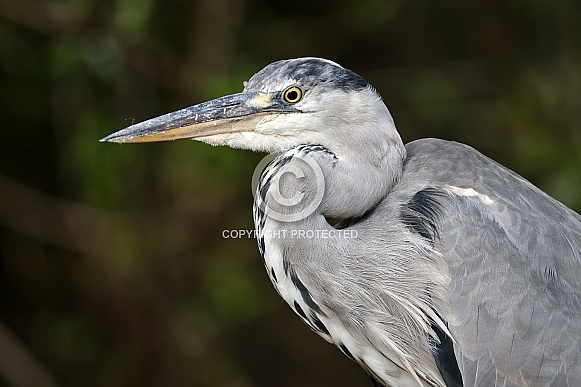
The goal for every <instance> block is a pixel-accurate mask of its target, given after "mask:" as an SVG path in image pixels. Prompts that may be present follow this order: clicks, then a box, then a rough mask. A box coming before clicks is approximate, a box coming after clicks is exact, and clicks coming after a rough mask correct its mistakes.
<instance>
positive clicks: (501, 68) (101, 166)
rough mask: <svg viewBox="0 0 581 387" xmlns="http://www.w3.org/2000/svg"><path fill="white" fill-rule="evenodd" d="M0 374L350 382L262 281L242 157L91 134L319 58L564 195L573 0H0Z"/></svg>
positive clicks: (6, 381)
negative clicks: (278, 64) (232, 233)
mask: <svg viewBox="0 0 581 387" xmlns="http://www.w3.org/2000/svg"><path fill="white" fill-rule="evenodd" d="M0 53H1V54H0V113H1V118H2V129H1V139H0V385H7V386H54V385H62V386H236V387H238V386H240V387H247V386H248V387H250V386H289V387H290V386H351V385H365V383H366V382H367V381H366V380H365V378H366V376H365V374H364V372H363V371H361V370H360V369H359V368H358V367H357V366H356V365H355V364H353V363H351V362H350V361H349V360H348V359H347V358H345V357H344V356H343V355H341V354H340V352H339V351H338V350H336V349H335V348H333V347H332V346H330V345H328V344H326V343H325V342H324V341H323V340H321V339H319V338H318V337H317V336H316V335H315V334H314V333H312V332H310V331H309V330H308V328H307V327H306V326H303V324H302V323H301V322H300V321H299V319H298V318H296V317H295V316H294V315H293V314H292V312H291V311H290V309H289V308H288V307H287V306H286V305H284V304H283V302H282V301H281V300H280V299H279V298H278V296H277V295H276V292H275V291H274V290H273V289H272V288H271V285H270V283H269V282H268V279H267V277H266V275H264V273H263V267H262V263H261V260H260V258H259V255H258V251H257V248H256V243H255V241H254V240H252V239H225V238H223V236H222V232H223V230H230V229H246V230H249V229H252V228H253V225H252V217H251V205H252V193H251V190H250V180H251V176H252V172H253V169H254V166H255V165H256V164H257V163H258V161H259V160H260V159H261V158H262V157H263V155H261V154H253V153H251V152H245V151H239V150H231V149H220V148H212V147H210V146H207V145H204V144H200V143H196V142H191V141H178V142H173V143H162V144H144V145H122V146H121V145H112V144H103V143H99V142H98V139H99V138H101V137H103V136H105V135H107V134H109V133H111V132H113V131H115V130H117V129H120V128H122V127H125V126H127V125H129V124H131V123H132V122H134V120H137V121H141V120H143V119H146V118H150V117H153V116H156V115H160V114H162V113H166V112H169V111H173V110H176V109H178V108H181V107H184V106H188V105H191V104H193V103H197V102H201V101H203V100H207V99H211V98H215V97H218V96H221V95H224V94H228V93H233V92H237V91H240V90H241V88H242V82H243V81H244V80H246V79H248V78H249V77H250V76H251V75H252V74H253V73H254V72H256V71H258V70H259V69H260V68H262V67H263V66H264V65H266V64H267V63H269V62H271V61H274V60H277V59H282V58H289V57H297V56H321V57H327V58H330V59H332V60H335V61H337V62H339V63H341V64H342V65H344V66H345V67H348V68H351V69H353V70H355V71H356V72H358V73H360V74H361V75H363V76H364V77H365V78H366V79H368V80H369V81H370V82H371V83H372V84H373V85H374V86H375V87H376V88H377V89H378V90H379V91H380V93H381V94H382V95H383V97H384V99H385V101H386V103H387V104H388V106H389V107H390V109H391V111H392V114H393V116H394V118H395V120H396V123H397V125H398V128H399V130H400V132H401V134H402V137H403V138H404V141H406V142H407V141H410V140H413V139H416V138H421V137H440V138H445V139H450V140H456V141H460V142H465V143H468V144H470V145H472V146H474V147H476V148H477V149H479V150H481V151H482V152H484V153H485V154H487V155H489V156H491V157H493V158H494V159H496V160H498V161H499V162H501V163H503V164H505V165H507V166H508V167H510V168H511V169H514V170H515V171H517V172H519V173H520V174H522V175H524V176H525V177H527V178H528V179H530V180H531V181H533V182H534V183H535V184H537V185H538V186H540V187H541V188H543V189H544V190H546V191H547V192H548V193H550V194H551V195H553V196H555V197H557V198H559V199H560V200H561V201H563V202H564V203H566V204H567V205H569V206H571V207H572V208H575V209H577V210H578V211H579V210H581V124H580V122H581V3H579V2H578V1H575V0H561V1H558V2H554V1H548V0H544V1H542V0H513V1H490V0H489V1H484V0H476V1H464V2H460V1H427V0H424V1H420V0H414V1H401V0H390V1H387V0H341V1H330V0H324V1H318V2H314V1H305V0H296V1H294V2H281V1H270V0H242V1H239V0H197V1H187V0H166V1H161V0H105V1H91V0H44V1H43V0H19V1H10V0H1V1H0Z"/></svg>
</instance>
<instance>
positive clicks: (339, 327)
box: [101, 58, 581, 386]
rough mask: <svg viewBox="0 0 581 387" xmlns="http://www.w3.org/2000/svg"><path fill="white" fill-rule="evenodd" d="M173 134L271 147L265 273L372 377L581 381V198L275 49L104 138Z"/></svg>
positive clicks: (397, 382)
mask: <svg viewBox="0 0 581 387" xmlns="http://www.w3.org/2000/svg"><path fill="white" fill-rule="evenodd" d="M180 138H192V139H195V140H199V141H203V142H206V143H209V144H212V145H227V146H230V147H234V148H243V149H250V150H254V151H265V152H273V153H276V154H277V156H276V158H275V159H274V160H273V161H272V162H271V163H270V164H269V165H268V166H267V167H266V169H265V170H264V172H263V173H262V175H261V178H260V183H259V185H258V187H257V192H256V196H255V203H254V221H255V226H256V230H257V239H258V245H259V250H260V253H261V254H262V258H263V261H264V265H265V267H266V270H267V273H268V275H269V277H270V279H271V281H272V283H273V285H274V287H275V288H276V289H277V291H278V293H279V294H280V296H281V297H282V298H283V299H284V300H285V301H286V302H287V303H288V304H289V305H290V307H291V308H292V309H293V310H294V311H295V312H296V314H297V315H298V316H299V317H300V318H301V319H302V320H303V321H304V322H305V323H306V324H307V325H309V326H310V327H311V328H312V329H313V330H314V331H315V332H316V333H318V334H319V335H320V336H322V337H323V338H324V339H325V340H327V341H328V342H330V343H333V344H335V345H336V346H337V347H339V349H340V350H341V351H342V352H344V353H345V355H347V356H348V357H349V358H351V359H352V360H354V361H356V362H358V363H359V364H360V365H361V366H362V367H363V368H364V369H365V370H366V371H367V372H368V373H369V375H370V376H371V379H372V381H373V383H374V385H391V386H411V385H421V386H444V385H448V386H458V385H464V386H524V385H527V386H545V385H555V386H579V385H581V351H580V342H581V216H579V215H578V214H577V213H575V212H574V211H572V210H571V209H569V208H568V207H566V206H565V205H563V204H561V203H560V202H558V201H557V200H555V199H553V198H551V197H550V196H548V195H547V194H545V193H544V192H542V191H541V190H539V189H538V188H536V187H535V186H534V185H533V184H531V183H530V182H528V181H527V180H525V179H524V178H522V177H521V176H519V175H518V174H516V173H514V172H512V171H511V170H509V169H507V168H505V167H504V166H502V165H500V164H498V163H496V162H494V161H493V160H491V159H489V158H487V157H486V156H484V155H482V154H481V153H479V152H478V151H476V150H474V149H473V148H471V147H469V146H467V145H463V144H460V143H455V142H450V141H444V140H438V139H422V140H416V141H413V142H411V143H408V144H406V145H404V144H403V142H402V140H401V139H400V136H399V134H398V132H397V130H396V128H395V125H394V121H393V119H392V117H391V115H390V112H389V110H388V109H387V107H386V105H385V104H384V103H383V101H382V98H381V97H380V95H379V93H378V92H377V91H376V90H375V89H374V88H373V87H372V86H371V85H370V84H369V83H368V82H367V81H365V80H364V79H363V78H362V77H361V76H359V75H357V74H356V73H354V72H352V71H350V70H348V69H345V68H343V67H342V66H340V65H338V64H336V63H334V62H332V61H329V60H325V59H319V58H299V59H290V60H282V61H278V62H274V63H272V64H270V65H268V66H266V67H265V68H264V69H262V70H260V71H259V72H258V73H256V74H255V75H254V76H252V77H251V78H250V80H249V81H248V82H245V84H244V90H243V91H242V92H241V93H238V94H233V95H230V96H225V97H222V98H218V99H215V100H212V101H209V102H204V103H201V104H198V105H194V106H192V107H189V108H185V109H182V110H179V111H176V112H174V113H169V114H166V115H163V116H160V117H157V118H153V119H150V120H148V121H144V122H141V123H138V124H135V125H132V126H129V127H127V128H125V129H122V130H120V131H118V132H116V133H113V134H111V135H109V136H107V137H105V138H103V139H102V140H101V141H109V142H119V143H124V142H150V141H166V140H174V139H180ZM328 218H335V219H340V220H341V221H340V222H339V223H338V224H336V225H334V226H332V225H331V224H330V223H329V222H328V221H327V219H328Z"/></svg>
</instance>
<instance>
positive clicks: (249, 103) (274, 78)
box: [101, 58, 401, 153]
mask: <svg viewBox="0 0 581 387" xmlns="http://www.w3.org/2000/svg"><path fill="white" fill-rule="evenodd" d="M181 138H191V139H194V140H199V141H203V142H206V143H209V144H212V145H227V146H230V147H233V148H242V149H251V150H257V151H266V152H276V151H283V150H286V149H290V148H292V147H294V146H297V145H300V144H317V145H323V146H325V147H327V148H328V149H330V150H331V151H333V152H338V153H341V150H342V148H349V149H351V150H353V148H354V147H358V146H360V147H362V148H368V147H370V146H374V145H377V144H375V143H374V142H376V141H379V142H381V143H382V144H379V145H380V147H385V146H388V145H386V144H388V143H390V142H393V141H395V142H397V143H398V144H400V143H401V140H400V139H399V134H398V133H397V131H396V130H395V126H394V125H393V120H392V118H391V115H390V114H389V111H388V110H387V108H386V107H385V105H384V103H383V102H382V100H381V97H380V96H379V94H378V93H377V92H376V91H375V89H373V87H371V86H370V85H369V83H368V82H367V81H365V80H364V79H363V78H362V77H360V76H359V75H357V74H355V73H354V72H352V71H350V70H348V69H345V68H343V67H341V66H340V65H338V64H336V63H334V62H331V61H329V60H326V59H319V58H299V59H290V60H281V61H278V62H274V63H271V64H269V65H268V66H266V67H265V68H263V69H262V70H260V71H259V72H258V73H256V74H255V75H254V76H253V77H252V78H251V79H250V80H249V81H248V82H245V84H244V90H243V91H242V92H241V93H238V94H233V95H229V96H225V97H221V98H217V99H215V100H212V101H208V102H204V103H201V104H198V105H194V106H191V107H188V108H185V109H182V110H179V111H176V112H173V113H169V114H166V115H163V116H160V117H156V118H153V119H150V120H147V121H144V122H140V123H138V124H135V125H132V126H129V127H127V128H125V129H122V130H120V131H118V132H115V133H113V134H111V135H109V136H107V137H105V138H103V139H102V140H101V141H109V142H153V141H167V140H176V139H181Z"/></svg>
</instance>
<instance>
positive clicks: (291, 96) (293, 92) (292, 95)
mask: <svg viewBox="0 0 581 387" xmlns="http://www.w3.org/2000/svg"><path fill="white" fill-rule="evenodd" d="M286 97H287V98H288V99H289V101H294V100H296V99H297V98H298V97H299V93H297V92H296V90H291V91H289V92H288V93H287V95H286Z"/></svg>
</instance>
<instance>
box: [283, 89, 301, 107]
mask: <svg viewBox="0 0 581 387" xmlns="http://www.w3.org/2000/svg"><path fill="white" fill-rule="evenodd" d="M283 96H284V100H285V101H286V102H288V103H297V102H299V101H300V100H301V98H303V91H302V90H301V89H299V88H298V87H296V86H292V87H289V88H288V89H286V90H285V91H284V94H283Z"/></svg>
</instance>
